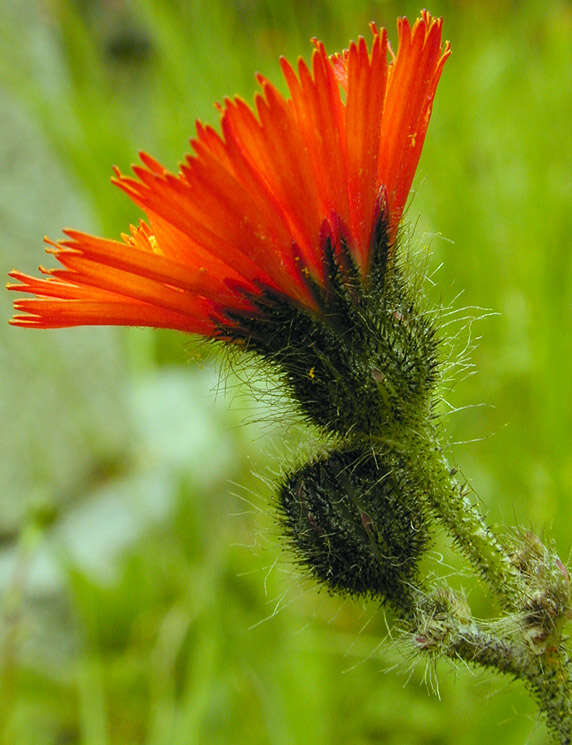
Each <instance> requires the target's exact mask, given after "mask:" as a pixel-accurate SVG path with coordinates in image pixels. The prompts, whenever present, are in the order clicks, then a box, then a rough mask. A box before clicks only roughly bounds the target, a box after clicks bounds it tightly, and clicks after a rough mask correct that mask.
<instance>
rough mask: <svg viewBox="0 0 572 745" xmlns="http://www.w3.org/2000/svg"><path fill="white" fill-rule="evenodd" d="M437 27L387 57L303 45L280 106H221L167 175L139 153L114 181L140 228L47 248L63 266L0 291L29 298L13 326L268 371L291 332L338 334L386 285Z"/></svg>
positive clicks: (76, 236)
mask: <svg viewBox="0 0 572 745" xmlns="http://www.w3.org/2000/svg"><path fill="white" fill-rule="evenodd" d="M441 26H442V21H441V19H433V18H431V16H430V15H429V13H427V12H426V11H424V12H423V13H422V14H421V17H420V18H419V19H418V20H417V21H416V22H415V24H414V25H413V27H411V26H410V24H409V22H408V21H407V19H406V18H400V19H399V20H398V22H397V29H398V47H397V53H396V54H394V53H393V52H392V50H391V48H390V46H389V44H388V40H387V33H386V31H385V29H378V28H377V27H376V26H375V24H371V31H372V37H373V38H372V41H371V44H370V47H369V49H368V45H367V43H366V41H365V40H364V39H363V38H360V39H359V40H358V41H357V42H353V43H351V44H350V46H349V49H347V50H345V51H344V52H343V53H341V54H335V55H332V56H328V54H327V53H326V50H325V48H324V45H323V44H322V43H321V42H319V41H317V40H314V47H315V49H314V52H313V56H312V64H311V66H310V67H309V66H308V65H306V64H305V63H304V62H303V61H302V60H299V62H298V65H297V71H296V70H294V69H293V67H292V66H291V65H290V64H289V63H288V62H287V61H286V60H285V59H283V60H282V61H281V65H282V72H283V74H284V77H285V80H286V84H287V87H288V91H289V95H288V96H286V97H285V96H283V95H282V94H281V93H280V92H279V91H278V90H277V89H276V88H275V87H274V86H273V85H272V84H271V83H270V82H269V81H267V80H266V79H265V78H263V77H262V76H259V77H258V82H259V84H260V87H261V91H260V92H259V93H258V94H257V95H256V98H255V102H254V107H253V108H251V107H249V106H248V105H247V104H246V103H245V102H244V101H243V100H242V99H240V98H235V99H227V100H225V102H224V105H223V106H221V107H219V109H220V113H221V130H222V133H221V134H219V133H217V132H216V131H215V130H214V129H213V128H212V127H210V126H204V125H202V124H201V123H197V134H196V137H195V138H194V139H192V140H191V145H192V149H193V151H194V153H193V154H192V155H188V156H187V157H186V159H185V161H184V162H183V164H182V165H181V167H180V170H179V172H178V173H177V174H175V173H171V172H169V171H168V170H166V169H165V168H164V167H163V166H162V165H160V164H159V163H158V162H157V161H156V160H154V159H153V158H152V157H150V156H149V155H147V154H145V153H141V154H140V158H141V164H140V165H137V166H134V167H133V173H134V176H133V177H132V176H127V175H124V174H122V173H121V172H120V171H119V170H118V169H115V178H114V179H113V181H114V183H115V184H116V185H117V186H119V187H120V188H121V189H122V190H123V191H124V192H126V194H127V195H128V196H129V197H130V198H131V199H132V200H133V201H134V202H135V203H136V204H137V205H139V206H140V207H141V208H142V210H143V211H144V212H145V214H146V217H147V222H144V221H141V223H140V224H139V225H138V226H136V227H134V226H132V227H131V228H130V231H129V233H127V234H124V235H122V238H121V240H120V241H116V240H108V239H105V238H99V237H95V236H92V235H87V234H85V233H81V232H78V231H75V230H65V231H64V232H65V234H66V236H67V237H66V239H65V240H61V241H58V242H57V243H56V242H52V241H49V240H47V243H48V244H49V247H48V249H47V251H48V253H52V254H53V255H54V256H55V258H56V259H57V260H58V262H59V264H60V267H58V268H56V269H44V268H42V267H40V271H41V273H42V274H43V275H45V276H44V277H37V278H36V277H32V276H28V275H26V274H23V273H22V272H19V271H13V272H11V274H10V276H11V277H12V278H13V279H15V280H17V283H14V284H10V285H8V288H9V289H11V290H17V291H20V292H24V293H30V294H32V295H34V296H35V297H34V298H28V299H19V300H17V301H16V302H15V308H16V311H17V315H15V316H14V317H13V318H12V320H11V323H12V324H13V325H15V326H25V327H36V328H58V327H64V326H79V325H128V326H131V325H134V326H154V327H163V328H173V329H179V330H182V331H188V332H194V333H198V334H202V335H204V336H206V337H211V338H220V339H224V340H227V341H240V342H241V343H242V344H246V345H247V346H249V347H250V348H253V349H255V350H257V351H259V352H262V353H263V354H265V355H266V356H274V357H275V356H276V348H277V346H278V345H279V342H278V340H277V339H278V338H281V339H282V341H283V335H284V324H285V323H286V324H290V325H291V326H292V323H293V322H292V318H294V317H296V318H297V319H298V321H297V323H298V327H299V328H300V329H302V327H303V329H304V330H303V332H302V331H300V333H301V334H302V336H299V337H298V342H300V343H303V344H307V343H309V340H308V338H307V337H306V336H304V334H308V333H310V334H311V335H314V331H312V330H311V328H313V326H312V324H315V323H319V324H321V326H320V328H321V329H322V331H321V332H320V333H321V334H322V335H323V334H327V333H330V331H331V330H332V328H335V327H339V325H340V324H339V323H338V322H337V321H336V318H337V317H338V316H339V313H340V312H342V311H341V309H342V307H343V313H344V314H345V318H346V320H347V319H348V318H350V316H351V315H352V313H354V311H355V309H356V303H357V304H359V302H362V301H361V300H359V301H358V299H359V298H360V297H361V296H362V295H363V293H366V294H367V293H369V292H370V291H372V290H371V288H372V287H373V285H375V284H376V283H377V284H378V285H379V287H380V288H383V286H384V283H385V284H386V280H385V279H384V277H385V274H386V267H387V266H389V265H390V264H391V263H392V262H391V259H392V257H393V254H394V246H395V239H396V234H397V230H398V226H399V222H400V219H401V216H402V213H403V210H404V207H405V203H406V200H407V196H408V194H409V190H410V187H411V182H412V180H413V176H414V173H415V169H416V167H417V163H418V161H419V157H420V155H421V149H422V147H423V142H424V139H425V134H426V131H427V126H428V124H429V119H430V116H431V109H432V106H433V98H434V95H435V91H436V87H437V83H438V81H439V78H440V75H441V71H442V68H443V65H444V63H445V60H446V59H447V57H448V56H449V54H450V48H449V45H448V43H447V44H445V46H444V47H443V45H442V39H441ZM373 290H375V287H373ZM373 294H374V295H376V293H375V292H373ZM387 294H388V293H386V295H387ZM389 294H390V295H391V293H389ZM393 295H395V293H393ZM393 304H394V305H395V302H394V303H393ZM398 304H399V303H398ZM352 309H353V310H352ZM394 312H395V309H394ZM348 314H349V315H348ZM399 314H400V315H402V311H399ZM354 315H355V313H354ZM362 315H363V314H362ZM308 324H309V325H308ZM294 325H295V324H294ZM342 325H343V324H342ZM350 326H351V323H350ZM352 328H353V327H352ZM354 331H355V329H354ZM318 335H319V334H318ZM358 336H359V334H358ZM271 339H274V341H270V340H271ZM324 343H325V342H324ZM297 364H298V363H297ZM314 367H316V366H314ZM318 368H319V366H317V367H316V370H317V369H318ZM380 374H381V373H380Z"/></svg>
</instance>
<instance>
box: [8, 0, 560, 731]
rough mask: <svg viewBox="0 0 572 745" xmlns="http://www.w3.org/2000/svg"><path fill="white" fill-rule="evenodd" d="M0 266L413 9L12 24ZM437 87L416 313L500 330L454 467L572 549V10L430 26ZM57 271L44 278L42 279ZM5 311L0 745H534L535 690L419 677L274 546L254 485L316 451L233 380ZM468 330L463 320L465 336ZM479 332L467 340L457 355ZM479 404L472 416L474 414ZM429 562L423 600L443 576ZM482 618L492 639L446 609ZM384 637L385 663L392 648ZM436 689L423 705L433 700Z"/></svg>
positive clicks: (71, 16)
mask: <svg viewBox="0 0 572 745" xmlns="http://www.w3.org/2000/svg"><path fill="white" fill-rule="evenodd" d="M0 5H1V10H0V81H1V85H2V87H1V88H0V128H1V130H0V131H1V137H0V193H1V199H0V235H1V239H0V261H1V265H2V271H3V273H4V275H5V274H6V272H7V271H9V270H10V269H11V268H12V267H14V266H17V267H18V268H20V269H23V270H27V271H34V270H35V267H36V266H37V264H38V263H39V262H41V261H43V254H42V245H41V238H42V236H43V235H44V234H45V233H47V234H49V235H50V236H51V237H53V238H56V237H58V236H59V235H60V229H61V227H62V226H73V227H77V228H81V229H85V230H91V231H94V232H98V233H102V234H106V235H108V236H110V237H116V236H118V234H119V233H120V232H121V231H122V230H125V228H126V227H127V225H128V224H129V222H132V221H135V220H137V219H138V217H139V213H138V211H137V209H136V208H135V207H134V206H133V205H131V204H130V203H129V201H128V200H127V199H126V198H125V197H124V196H123V195H122V194H121V193H119V192H118V191H117V190H116V189H113V188H112V187H111V186H110V185H109V181H108V177H109V175H110V172H111V165H112V164H113V163H117V164H118V165H119V166H120V167H121V168H122V169H123V170H127V169H128V167H129V165H130V163H131V162H133V161H134V160H135V158H136V152H137V150H138V149H145V150H147V151H149V152H150V153H152V154H153V155H155V156H156V157H157V158H159V159H160V160H162V161H163V162H164V163H165V164H166V165H168V166H169V167H171V168H175V167H176V165H177V163H178V161H179V160H180V159H181V158H182V156H183V154H184V153H185V152H186V151H187V149H188V146H187V140H188V137H189V136H190V135H191V134H192V133H193V128H194V124H193V122H194V120H195V118H197V117H198V118H201V119H202V120H204V121H209V122H212V123H216V121H217V115H216V112H215V110H214V109H213V106H212V104H213V102H214V101H216V100H221V99H222V97H223V96H225V95H232V94H234V93H240V94H241V95H243V96H245V97H246V98H247V100H249V101H250V100H252V93H253V91H254V89H255V82H254V73H255V71H258V70H260V71H262V72H264V73H265V74H266V75H267V76H268V77H270V79H272V80H273V81H275V82H279V81H280V75H279V68H278V56H279V55H280V54H285V55H286V56H288V57H289V58H291V59H292V58H296V56H297V55H299V54H301V55H304V56H305V57H306V58H307V57H308V56H309V54H310V45H309V43H308V40H309V38H310V37H311V36H314V35H316V36H318V37H319V38H321V39H323V40H324V41H325V42H326V44H327V47H328V49H330V50H332V51H334V50H336V49H339V48H341V47H343V46H345V45H346V44H347V42H348V39H350V38H355V37H356V36H357V35H359V34H360V33H363V34H367V23H368V21H369V20H371V19H375V20H376V21H377V23H378V24H381V25H385V26H387V27H388V28H389V29H390V36H391V38H392V40H393V41H394V42H395V17H396V16H397V15H403V14H406V15H408V16H409V17H410V19H413V18H414V17H415V16H416V15H417V13H418V11H419V7H418V6H417V5H416V4H415V3H411V2H400V3H397V2H393V1H388V2H367V1H366V0H351V1H350V0H314V2H307V0H291V1H290V2H284V1H283V0H227V1H226V2H222V1H221V0H208V1H207V0H188V1H187V2H183V0H178V1H176V0H166V1H165V2H160V1H159V0H131V1H130V2H129V1H128V0H113V1H112V0H75V1H72V0H23V1H21V2H18V3H12V2H11V1H10V0H2V3H0ZM430 10H431V11H432V13H433V14H436V15H443V16H444V17H445V23H444V29H445V36H446V37H447V38H449V39H450V40H451V41H452V44H453V50H454V54H453V56H452V57H451V59H450V60H449V62H448V63H447V65H446V67H445V71H444V74H443V79H442V82H441V85H440V88H439V91H438V94H437V99H436V105H435V110H434V114H433V119H432V122H431V125H430V128H429V133H428V138H427V141H426V145H425V150H424V154H423V157H422V159H421V163H420V167H419V169H418V173H417V177H416V181H415V194H414V197H413V199H412V200H411V203H410V206H409V210H408V214H407V219H408V220H409V222H410V224H413V225H414V226H415V234H414V238H413V240H414V242H415V244H416V245H417V246H418V247H419V250H420V251H421V252H422V253H423V252H425V251H427V250H428V249H430V250H431V252H432V253H431V256H430V258H429V260H428V262H429V263H428V266H429V269H430V271H433V270H437V268H438V267H439V266H440V265H441V264H442V266H441V268H440V269H439V270H438V271H435V273H434V274H433V280H434V282H435V287H434V288H433V289H432V290H431V293H432V296H433V299H434V302H436V303H437V302H442V303H445V304H447V303H449V302H450V301H452V300H453V298H455V297H456V296H457V295H458V294H459V293H460V292H461V291H463V293H464V294H463V296H462V297H461V298H460V299H458V300H457V301H456V303H457V306H458V307H460V306H463V305H467V306H479V307H482V308H488V309H490V310H491V311H494V312H495V313H496V315H492V316H490V317H488V318H486V319H485V320H481V321H478V322H475V323H474V324H472V327H471V334H472V339H476V338H477V337H481V336H482V340H481V341H480V343H479V344H478V348H477V349H476V351H475V353H474V355H473V359H474V361H475V363H476V368H475V370H476V374H475V375H474V376H471V377H469V378H468V379H467V380H465V381H462V382H459V384H458V385H457V386H456V387H455V389H454V390H453V391H451V392H447V398H448V400H449V401H450V402H451V404H452V405H453V406H455V407H458V408H463V407H470V408H463V410H462V411H459V412H457V413H456V414H455V415H454V416H450V417H448V419H449V431H450V434H451V441H452V444H451V448H452V454H451V457H452V459H453V460H455V461H456V462H458V464H459V466H460V468H461V469H462V470H463V472H464V473H465V474H466V475H467V477H468V478H470V480H471V483H472V484H473V486H474V488H475V490H476V493H477V494H478V497H479V499H481V501H482V503H483V506H484V509H485V510H486V511H487V512H488V514H489V517H490V519H491V520H492V521H494V522H501V523H508V524H520V523H523V524H526V525H528V526H531V527H532V528H534V529H535V530H536V531H537V532H539V533H540V534H541V535H552V536H553V538H554V539H555V541H556V544H557V547H558V550H559V552H560V554H561V556H562V557H563V558H568V552H569V547H570V545H571V544H572V526H571V521H570V512H571V507H572V488H571V487H572V447H571V445H572V434H571V433H572V427H571V426H570V414H571V409H572V402H571V398H570V381H571V380H572V333H571V332H572V320H571V319H572V271H571V266H570V264H571V261H572V251H571V247H572V209H571V206H572V6H571V5H570V3H569V2H558V1H557V0H553V1H552V2H548V3H547V2H545V1H544V2H543V1H540V0H539V1H538V2H517V1H516V0H514V2H508V1H506V0H500V2H489V1H487V0H485V1H484V2H483V0H480V1H477V0H463V1H461V0H459V1H458V2H444V1H440V0H436V1H435V2H434V3H433V4H432V6H430ZM46 263H48V261H46ZM11 300H12V298H11V297H8V293H3V294H2V298H1V299H0V303H1V308H2V317H3V318H4V319H5V321H4V322H3V323H2V324H0V338H1V343H0V365H1V369H2V390H1V393H0V414H1V421H2V430H1V435H0V437H1V440H0V593H1V597H2V599H1V604H0V689H1V690H0V743H1V744H2V745H193V743H213V744H214V743H216V745H219V744H220V745H225V744H229V745H230V744H232V745H241V743H248V744H249V745H258V744H260V745H267V744H268V745H291V744H293V743H295V744H296V745H305V744H306V743H308V745H326V744H327V745H337V744H338V743H339V744H341V743H344V744H350V745H370V744H371V745H373V744H374V743H375V744H378V743H384V744H385V743H387V745H449V744H450V745H453V743H454V744H455V745H477V744H479V745H486V744H487V743H497V742H502V743H506V745H513V744H514V745H524V743H527V744H528V745H539V744H540V743H543V742H545V732H544V729H543V727H542V725H541V724H539V723H538V722H537V719H536V713H535V708H534V706H533V704H532V703H531V702H530V701H529V700H528V697H527V696H526V693H525V691H524V689H523V688H522V687H521V686H520V685H519V684H515V683H512V682H510V681H509V680H508V679H501V678H500V677H495V676H492V675H488V674H483V673H480V672H478V671H473V670H468V669H466V668H465V667H464V666H463V665H461V664H459V665H457V666H454V665H451V664H449V663H444V664H440V665H439V666H438V668H437V671H436V672H435V671H433V670H432V669H430V668H427V669H426V668H425V667H424V666H423V665H421V666H414V665H412V658H411V654H410V651H409V650H408V649H407V647H406V646H405V645H404V644H392V643H391V642H390V639H389V637H390V636H391V634H392V633H395V632H391V631H390V630H389V628H388V625H387V624H386V621H385V618H384V615H383V613H382V612H381V611H380V610H379V608H378V607H377V606H376V604H374V603H367V602H354V601H351V600H347V599H346V600H344V599H340V598H336V597H330V596H329V595H328V593H327V592H325V591H319V590H318V588H316V586H315V585H314V584H313V583H312V582H311V581H310V580H307V579H305V578H303V577H301V576H300V573H299V572H298V570H297V569H296V568H295V567H293V566H292V563H291V561H290V559H289V555H288V552H287V550H286V549H285V547H284V546H283V545H282V544H281V543H280V540H279V537H278V535H277V530H276V527H275V524H274V522H273V516H272V510H271V507H270V505H271V498H272V483H273V480H274V479H275V478H276V476H277V474H278V473H279V472H280V467H281V464H282V463H283V461H284V459H285V458H286V459H288V458H292V457H293V456H295V453H296V451H297V449H298V448H299V447H301V446H303V445H301V443H303V442H304V441H305V438H306V437H305V434H304V432H302V431H301V429H300V427H298V426H297V425H296V423H295V421H294V420H293V419H292V418H289V417H286V418H285V419H283V420H282V421H276V417H275V416H274V417H273V414H272V411H271V409H270V408H269V406H268V403H267V402H265V399H264V396H262V397H260V396H258V395H257V394H256V392H255V391H253V390H252V389H251V388H249V386H248V385H245V383H244V379H248V377H249V375H250V372H251V371H250V370H249V369H248V367H247V366H241V365H240V364H239V365H238V367H236V368H233V369H231V370H229V369H228V367H225V366H223V367H222V373H221V362H220V360H217V358H216V355H215V354H214V353H213V352H212V350H210V349H208V348H205V345H203V344H200V343H197V341H196V340H194V339H188V338H185V337H183V336H182V335H179V334H175V333H168V332H165V333H162V332H157V331H150V330H139V329H135V330H129V331H125V330H117V329H112V330H110V329H97V328H96V329H74V330H63V331H52V332H33V331H24V330H19V329H13V328H9V327H8V325H7V323H6V322H7V319H8V317H9V315H10V301H11ZM473 314H474V315H480V314H481V313H480V311H478V310H476V311H473ZM467 334H468V330H467V329H465V330H464V331H461V335H460V342H459V343H460V345H461V346H462V344H463V343H464V342H465V341H466V340H467ZM475 404H477V405H479V406H476V407H474V406H473V405H475ZM441 548H442V546H441V544H440V543H439V542H438V543H437V544H436V548H435V551H434V552H433V554H432V556H431V557H430V562H433V567H432V571H436V572H438V571H440V572H441V573H442V572H443V571H447V568H448V567H449V565H453V566H459V565H460V563H459V560H458V558H457V557H455V555H454V554H453V553H451V552H447V553H446V554H445V556H444V557H442V558H441V556H440V554H439V552H438V550H437V549H441ZM457 581H458V582H460V584H462V585H463V586H464V587H465V588H466V589H467V591H468V593H469V596H470V598H471V602H472V604H473V607H474V609H475V612H476V613H477V614H478V615H481V616H487V615H489V614H490V613H491V612H493V610H492V609H491V608H490V606H489V605H488V603H487V600H486V598H484V597H483V596H482V593H481V592H480V590H479V588H478V587H477V584H476V582H475V580H474V579H473V578H472V577H471V576H470V575H468V574H467V575H462V576H461V577H460V578H459V579H458V580H457ZM397 635H398V634H397ZM437 689H438V691H439V692H440V697H439V696H438V695H437Z"/></svg>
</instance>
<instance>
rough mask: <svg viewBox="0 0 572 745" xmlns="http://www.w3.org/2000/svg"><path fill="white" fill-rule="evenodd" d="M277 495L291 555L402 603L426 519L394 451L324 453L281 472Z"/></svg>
mask: <svg viewBox="0 0 572 745" xmlns="http://www.w3.org/2000/svg"><path fill="white" fill-rule="evenodd" d="M279 498H280V510H281V514H282V523H283V526H284V528H285V532H286V534H287V536H288V538H289V541H290V543H291V545H292V547H293V548H294V551H295V554H296V556H297V558H298V561H299V562H300V563H301V564H303V565H305V566H307V567H308V568H309V569H310V570H311V572H312V574H313V575H314V576H315V577H316V578H317V579H319V580H321V581H322V582H325V583H326V584H327V585H328V587H329V588H330V589H332V590H334V591H342V592H348V593H351V594H357V595H371V596H376V597H380V598H382V599H383V600H385V601H386V602H388V603H389V604H390V605H392V606H393V607H394V608H396V609H397V610H398V611H401V612H408V611H409V610H410V608H411V598H412V590H413V587H414V586H415V583H416V580H417V565H418V562H419V559H420V556H421V555H422V553H423V552H424V550H425V549H426V547H427V542H428V527H427V520H426V516H425V514H424V512H423V510H422V508H421V505H420V500H418V499H417V495H416V493H415V488H414V486H413V485H412V484H411V480H410V478H409V475H408V473H407V472H406V471H405V470H404V468H403V466H402V464H401V463H400V460H399V457H398V456H396V455H395V454H393V453H390V452H384V453H379V452H375V453H374V452H372V451H362V450H345V451H344V450H342V451H339V452H333V453H330V454H328V455H327V456H326V457H325V458H322V459H320V460H317V461H315V462H314V463H310V464H308V465H306V466H304V467H302V468H300V469H299V470H298V471H296V472H295V473H293V474H291V475H290V476H288V477H287V479H286V480H285V481H284V483H283V484H282V487H281V489H280V497H279Z"/></svg>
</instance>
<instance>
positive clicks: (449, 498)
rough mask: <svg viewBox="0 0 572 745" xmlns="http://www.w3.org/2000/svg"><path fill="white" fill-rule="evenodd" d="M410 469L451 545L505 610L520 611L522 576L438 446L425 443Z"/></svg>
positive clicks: (522, 594)
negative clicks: (465, 559)
mask: <svg viewBox="0 0 572 745" xmlns="http://www.w3.org/2000/svg"><path fill="white" fill-rule="evenodd" d="M412 468H413V469H414V470H415V472H416V473H417V474H419V478H420V483H421V485H422V488H423V492H424V496H425V499H426V500H427V503H428V505H429V508H430V509H431V512H432V513H433V514H434V516H435V517H436V518H437V519H438V520H439V521H440V522H441V523H442V524H443V526H444V527H445V528H446V530H447V532H448V533H449V535H450V536H451V537H452V539H453V541H454V543H455V544H456V545H457V546H458V547H459V549H460V550H461V551H462V553H463V554H464V555H465V556H466V558H467V559H468V560H469V561H470V562H471V564H472V565H473V567H474V568H475V570H476V571H477V572H478V574H479V575H480V576H481V578H482V579H483V580H484V581H485V582H486V583H487V584H488V586H489V587H490V589H491V591H492V592H493V593H494V595H496V597H497V598H498V600H499V603H500V604H501V606H502V607H503V608H505V609H506V610H511V611H515V610H520V609H521V608H522V604H523V599H524V597H525V596H526V585H525V583H524V581H523V578H522V575H521V574H520V572H519V571H518V569H517V567H515V566H514V564H513V562H512V561H511V558H510V555H509V554H508V552H507V550H506V549H505V547H504V546H503V545H502V543H501V541H500V540H499V539H498V538H497V536H496V535H495V534H494V533H493V531H492V530H491V528H489V526H488V525H487V523H486V521H485V519H484V517H483V515H482V514H481V512H480V510H479V508H478V507H477V505H476V504H475V503H474V502H473V501H472V500H471V499H470V498H469V496H468V490H467V488H466V486H465V485H463V484H459V483H458V482H457V481H456V479H455V478H454V474H455V472H454V470H452V469H450V467H449V465H448V463H447V461H446V459H445V457H444V456H443V454H442V452H441V449H440V447H439V446H438V444H436V443H435V442H429V443H428V442H425V443H423V444H422V446H421V447H420V448H418V449H417V452H416V456H415V460H414V462H413V463H412Z"/></svg>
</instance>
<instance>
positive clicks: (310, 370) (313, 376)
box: [308, 367, 316, 380]
mask: <svg viewBox="0 0 572 745" xmlns="http://www.w3.org/2000/svg"><path fill="white" fill-rule="evenodd" d="M315 370H316V368H315V367H311V368H310V369H309V370H308V377H309V378H310V380H314V378H315V377H316V373H315Z"/></svg>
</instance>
